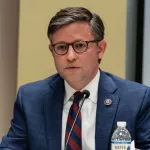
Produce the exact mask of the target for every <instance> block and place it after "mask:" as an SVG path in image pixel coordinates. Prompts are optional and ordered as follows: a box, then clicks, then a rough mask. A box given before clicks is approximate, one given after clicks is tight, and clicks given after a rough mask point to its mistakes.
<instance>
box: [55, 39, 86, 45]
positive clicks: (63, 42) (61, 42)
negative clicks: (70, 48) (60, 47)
mask: <svg viewBox="0 0 150 150" xmlns="http://www.w3.org/2000/svg"><path fill="white" fill-rule="evenodd" d="M80 41H83V42H85V41H87V40H75V41H73V42H65V41H59V42H57V43H55V44H53V43H52V45H56V44H73V43H75V42H80Z"/></svg>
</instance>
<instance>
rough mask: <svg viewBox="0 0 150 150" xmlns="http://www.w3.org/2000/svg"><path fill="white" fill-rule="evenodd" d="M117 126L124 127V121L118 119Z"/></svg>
mask: <svg viewBox="0 0 150 150" xmlns="http://www.w3.org/2000/svg"><path fill="white" fill-rule="evenodd" d="M117 126H118V127H126V122H125V121H118V122H117Z"/></svg>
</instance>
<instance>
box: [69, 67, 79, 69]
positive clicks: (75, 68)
mask: <svg viewBox="0 0 150 150" xmlns="http://www.w3.org/2000/svg"><path fill="white" fill-rule="evenodd" d="M79 68H80V67H67V68H66V69H79Z"/></svg>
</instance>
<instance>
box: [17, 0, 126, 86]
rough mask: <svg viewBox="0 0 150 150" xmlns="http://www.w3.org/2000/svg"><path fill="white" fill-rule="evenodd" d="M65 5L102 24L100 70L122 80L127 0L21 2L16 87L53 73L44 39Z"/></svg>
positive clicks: (52, 65)
mask: <svg viewBox="0 0 150 150" xmlns="http://www.w3.org/2000/svg"><path fill="white" fill-rule="evenodd" d="M67 6H83V7H87V8H89V9H90V10H91V11H93V12H96V13H98V14H99V15H100V16H101V17H102V18H103V21H104V23H105V27H106V40H107V41H108V48H107V51H106V54H105V57H104V60H103V61H102V65H101V66H102V69H103V70H106V71H109V72H112V73H114V74H116V75H118V76H120V77H123V78H124V77H125V32H126V0H121V1H120V0H115V1H110V0H92V1H87V0H76V1H70V0H63V1H59V0H55V1H53V2H52V1H50V0H44V1H41V0H32V1H31V0H25V1H21V3H20V30H19V57H18V62H19V64H18V65H19V66H18V87H19V86H20V85H22V84H25V83H27V82H30V81H35V80H39V79H42V78H45V77H47V76H49V75H51V74H53V73H54V72H56V70H55V67H54V63H53V59H52V57H51V54H50V52H49V50H48V39H47V37H46V32H47V26H48V23H49V20H50V18H51V17H52V16H53V15H54V14H55V13H56V12H57V11H58V10H59V9H60V8H63V7H67Z"/></svg>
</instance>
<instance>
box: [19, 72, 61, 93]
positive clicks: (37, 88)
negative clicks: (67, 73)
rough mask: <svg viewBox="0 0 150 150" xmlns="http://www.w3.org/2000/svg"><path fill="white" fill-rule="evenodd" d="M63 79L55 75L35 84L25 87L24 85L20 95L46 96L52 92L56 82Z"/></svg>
mask: <svg viewBox="0 0 150 150" xmlns="http://www.w3.org/2000/svg"><path fill="white" fill-rule="evenodd" d="M58 79H62V78H61V77H60V75H59V74H54V75H52V76H50V77H48V78H45V79H43V80H38V81H35V82H30V83H27V84H25V85H22V86H20V87H19V89H18V93H20V92H21V93H23V94H28V95H30V94H33V93H36V94H39V93H40V94H46V93H48V92H49V91H50V90H51V85H53V84H54V83H55V81H56V80H58Z"/></svg>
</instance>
